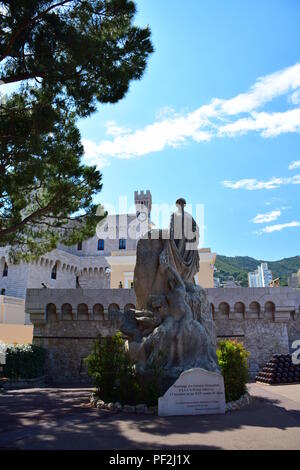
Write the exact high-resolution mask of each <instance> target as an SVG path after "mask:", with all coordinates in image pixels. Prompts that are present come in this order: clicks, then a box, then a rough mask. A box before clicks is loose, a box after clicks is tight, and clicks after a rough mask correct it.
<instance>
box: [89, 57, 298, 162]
mask: <svg viewBox="0 0 300 470" xmlns="http://www.w3.org/2000/svg"><path fill="white" fill-rule="evenodd" d="M299 90H300V62H299V63H296V64H295V65H293V66H291V67H288V68H285V69H282V70H279V71H277V72H275V73H272V74H270V75H266V76H265V77H261V78H258V79H257V80H256V82H255V83H254V85H253V86H251V87H250V89H249V91H247V92H245V93H240V94H238V95H237V96H235V97H233V98H231V99H228V100H224V99H220V98H214V99H212V100H211V102H210V103H209V104H206V105H202V106H200V107H198V108H197V109H195V110H194V111H191V112H188V113H176V112H175V111H174V110H173V109H172V108H170V107H168V106H166V107H164V108H162V109H160V110H159V111H158V113H157V115H156V119H155V121H154V122H153V123H151V124H148V125H146V126H145V127H143V128H141V129H136V130H131V129H128V128H126V127H123V126H119V125H117V124H116V123H115V122H113V121H109V122H107V123H106V130H107V132H106V133H107V135H109V136H112V138H111V139H104V140H102V141H100V142H99V143H95V142H93V141H87V140H85V145H86V146H87V147H90V148H91V147H92V148H93V160H94V161H97V158H99V159H100V162H102V164H103V159H105V158H111V157H115V158H121V159H122V158H123V159H124V158H125V159H126V158H133V157H138V156H142V155H146V154H149V153H153V152H161V151H163V150H164V149H165V148H167V147H172V148H176V147H178V146H180V145H183V144H185V143H187V142H189V141H194V142H208V141H210V140H211V139H213V138H221V137H222V138H224V137H233V136H235V135H239V134H245V133H248V132H250V131H252V132H258V133H260V135H261V136H262V137H264V138H269V137H275V136H278V135H280V134H282V133H287V132H297V133H300V107H298V108H294V109H287V110H286V111H281V112H272V113H270V112H265V111H261V110H260V109H261V108H262V107H263V106H264V105H265V104H266V103H268V102H270V101H272V100H273V99H274V98H276V97H279V96H283V95H288V96H289V99H290V101H291V100H293V103H294V104H298V103H296V101H297V99H296V96H298V95H296V94H297V93H298V94H299Z"/></svg>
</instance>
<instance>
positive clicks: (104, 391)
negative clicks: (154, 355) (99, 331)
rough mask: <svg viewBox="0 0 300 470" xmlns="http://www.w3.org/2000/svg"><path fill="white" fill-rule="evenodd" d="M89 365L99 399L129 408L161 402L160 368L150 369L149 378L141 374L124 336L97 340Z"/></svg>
mask: <svg viewBox="0 0 300 470" xmlns="http://www.w3.org/2000/svg"><path fill="white" fill-rule="evenodd" d="M85 362H86V364H87V368H88V373H89V375H90V376H91V377H92V378H93V379H94V384H95V387H96V395H97V396H98V397H99V399H101V400H103V401H105V402H116V401H119V402H120V403H122V404H128V405H136V404H138V403H146V404H147V405H154V404H156V403H157V399H158V396H159V390H160V389H159V370H158V368H151V369H149V370H147V371H146V374H145V375H139V374H137V373H136V369H135V364H134V362H133V361H132V360H131V358H130V356H129V353H128V352H127V351H126V350H125V341H124V340H123V338H122V335H121V333H117V334H115V335H114V336H112V337H107V338H103V337H102V338H99V339H98V340H97V341H95V343H94V347H93V351H92V352H91V354H90V355H89V356H88V357H87V358H86V359H85Z"/></svg>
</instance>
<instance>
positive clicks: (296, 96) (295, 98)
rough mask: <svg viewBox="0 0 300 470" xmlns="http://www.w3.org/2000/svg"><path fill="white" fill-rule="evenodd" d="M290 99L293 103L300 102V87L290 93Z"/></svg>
mask: <svg viewBox="0 0 300 470" xmlns="http://www.w3.org/2000/svg"><path fill="white" fill-rule="evenodd" d="M288 101H289V103H291V104H300V88H299V89H298V90H296V91H294V93H292V94H291V95H289V97H288Z"/></svg>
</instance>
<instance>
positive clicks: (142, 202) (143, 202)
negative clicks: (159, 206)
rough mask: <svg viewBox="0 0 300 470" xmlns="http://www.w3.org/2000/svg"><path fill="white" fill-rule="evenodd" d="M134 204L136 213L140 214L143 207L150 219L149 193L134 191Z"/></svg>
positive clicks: (150, 203)
mask: <svg viewBox="0 0 300 470" xmlns="http://www.w3.org/2000/svg"><path fill="white" fill-rule="evenodd" d="M134 203H135V205H136V210H137V212H141V210H142V208H143V207H146V208H147V211H148V216H149V217H150V214H151V209H152V195H151V191H150V190H149V189H147V190H146V191H134Z"/></svg>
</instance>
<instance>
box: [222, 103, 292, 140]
mask: <svg viewBox="0 0 300 470" xmlns="http://www.w3.org/2000/svg"><path fill="white" fill-rule="evenodd" d="M249 131H258V132H260V133H261V135H262V137H276V136H278V135H280V134H285V133H287V132H298V133H299V132H300V108H297V109H292V110H290V111H285V112H282V113H252V116H251V117H250V118H243V119H238V120H237V121H235V122H232V123H230V124H226V125H225V126H221V127H220V128H219V135H220V136H229V137H234V136H235V135H236V134H245V133H247V132H249Z"/></svg>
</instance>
